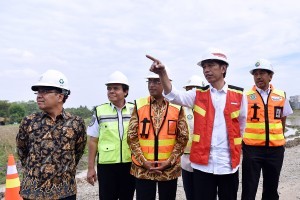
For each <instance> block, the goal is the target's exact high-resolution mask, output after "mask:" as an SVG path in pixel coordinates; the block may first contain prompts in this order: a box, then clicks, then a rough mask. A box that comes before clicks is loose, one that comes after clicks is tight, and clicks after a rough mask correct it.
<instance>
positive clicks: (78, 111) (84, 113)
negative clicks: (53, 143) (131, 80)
mask: <svg viewBox="0 0 300 200" xmlns="http://www.w3.org/2000/svg"><path fill="white" fill-rule="evenodd" d="M65 110H66V111H67V112H70V113H72V114H74V115H78V116H80V117H82V118H83V119H87V118H90V117H91V116H92V113H93V111H92V110H90V109H88V108H87V107H86V106H79V107H78V108H65ZM35 112H40V109H39V108H38V106H37V103H36V102H35V101H33V100H30V101H27V102H25V101H20V102H9V101H8V100H0V125H4V124H15V123H20V122H21V120H22V119H23V118H24V117H25V116H27V115H30V114H32V113H35Z"/></svg>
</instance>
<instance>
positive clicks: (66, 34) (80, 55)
mask: <svg viewBox="0 0 300 200" xmlns="http://www.w3.org/2000/svg"><path fill="white" fill-rule="evenodd" d="M0 8H1V12H0V24H1V29H0V43H1V48H0V56H1V65H0V70H1V74H0V77H1V80H0V83H2V84H3V83H7V82H10V83H11V82H12V78H13V77H14V78H13V82H14V83H16V84H11V85H10V87H9V88H7V89H6V88H4V90H2V91H1V94H0V96H1V98H5V99H11V100H15V99H18V98H20V97H21V96H20V95H19V94H17V93H15V92H11V91H19V90H22V91H24V94H23V96H24V97H25V96H26V94H25V93H26V92H27V93H30V84H32V83H33V82H34V81H35V80H36V78H35V77H34V76H37V74H40V73H42V72H44V71H46V70H47V69H50V68H54V69H58V70H61V71H62V72H64V73H65V74H66V75H67V77H68V78H69V81H70V86H71V89H72V94H71V97H70V99H69V100H68V102H67V104H66V106H78V105H88V106H89V107H91V106H93V105H97V104H100V103H103V102H105V101H107V98H106V88H105V85H104V83H105V81H106V77H107V76H108V75H109V74H110V73H112V72H113V71H115V70H120V71H122V72H123V73H124V74H126V75H127V76H128V77H129V79H130V83H131V85H132V86H131V88H130V90H131V91H130V94H129V99H130V100H132V99H134V98H138V97H140V96H143V95H147V85H146V84H145V82H144V81H145V80H144V79H143V77H144V75H145V74H147V71H148V68H149V67H150V65H151V61H149V60H148V59H147V58H146V57H145V54H150V55H153V56H155V57H157V58H158V59H160V60H161V61H162V62H164V63H166V64H167V65H168V66H169V67H170V68H171V69H172V71H173V74H174V75H175V77H174V82H173V83H174V85H176V87H177V88H181V87H182V85H184V84H185V83H186V81H187V79H188V78H189V77H190V76H191V75H192V74H200V75H202V70H201V68H199V67H198V66H197V65H196V63H197V62H198V61H199V59H200V57H201V54H202V52H203V51H204V50H206V49H207V48H208V47H220V48H222V49H224V50H226V51H227V52H228V57H229V59H230V67H229V69H228V74H227V78H226V79H227V81H228V82H230V83H232V84H236V85H240V86H243V87H247V88H248V87H250V86H251V85H252V84H253V80H252V77H251V75H250V74H249V72H248V71H249V68H251V66H252V64H253V63H254V62H255V61H256V59H258V58H261V57H264V58H268V59H270V60H271V61H272V62H273V63H274V65H275V64H276V65H277V66H278V69H276V70H278V76H277V74H276V76H275V77H274V80H273V81H274V84H276V85H277V84H278V87H280V88H282V89H285V90H287V93H288V95H289V94H299V93H300V91H299V89H298V88H297V81H296V80H297V77H296V76H297V74H298V75H299V74H300V73H299V72H300V71H299V70H298V68H299V67H298V66H299V64H300V63H299V61H298V60H299V59H298V58H299V55H300V46H299V45H298V44H299V42H300V26H299V23H300V16H299V14H298V8H297V6H296V4H295V2H294V1H292V0H286V1H284V3H283V2H282V1H279V0H274V1H272V2H271V1H260V0H253V1H233V0H229V1H216V0H212V1H197V0H187V1H185V2H182V1H179V0H175V1H171V0H167V1H145V0H140V1H137V0H122V1H121V0H119V1H103V0H100V1H92V0H87V1H84V2H83V1H76V0H75V1H71V0H66V1H59V0H54V1H53V0H51V1H50V0H45V1H36V0H29V1H26V2H25V1H20V0H16V1H14V2H9V1H1V2H0ZM277 66H276V68H277ZM29 69H31V70H32V71H31V72H30V70H29ZM291 72H293V73H291ZM26 73H27V74H26ZM276 73H277V72H276ZM21 74H22V75H25V76H26V77H27V78H24V77H23V78H22V77H20V75H21ZM24 82H26V83H24ZM30 97H31V96H28V97H26V98H30Z"/></svg>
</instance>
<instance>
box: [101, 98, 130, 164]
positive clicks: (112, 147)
mask: <svg viewBox="0 0 300 200" xmlns="http://www.w3.org/2000/svg"><path fill="white" fill-rule="evenodd" d="M133 107H134V105H133V104H132V103H126V106H125V107H124V108H123V109H122V121H123V138H120V134H119V120H118V113H117V110H116V108H114V109H112V107H111V104H110V103H106V104H102V105H100V106H97V107H96V109H95V110H96V116H97V120H98V123H99V139H98V163H99V164H114V163H126V162H131V152H130V149H129V146H128V144H127V130H128V125H129V120H130V117H131V112H132V110H133Z"/></svg>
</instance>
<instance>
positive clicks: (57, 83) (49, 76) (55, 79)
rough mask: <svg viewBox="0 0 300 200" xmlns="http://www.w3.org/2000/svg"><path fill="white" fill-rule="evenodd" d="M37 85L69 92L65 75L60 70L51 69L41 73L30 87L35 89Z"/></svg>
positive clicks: (37, 87)
mask: <svg viewBox="0 0 300 200" xmlns="http://www.w3.org/2000/svg"><path fill="white" fill-rule="evenodd" d="M39 87H56V88H60V89H63V90H67V91H69V92H70V90H69V84H68V79H67V77H66V76H65V75H64V74H63V73H61V72H60V71H57V70H52V69H51V70H47V71H46V72H45V73H43V74H42V75H41V77H40V78H39V80H38V82H37V83H36V84H34V85H33V86H31V89H32V90H33V91H37V90H38V89H39Z"/></svg>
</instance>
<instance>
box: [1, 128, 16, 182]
mask: <svg viewBox="0 0 300 200" xmlns="http://www.w3.org/2000/svg"><path fill="white" fill-rule="evenodd" d="M18 128H19V126H18V125H6V126H0V137H1V140H0V184H4V183H5V179H6V170H7V158H8V155H9V154H14V157H15V161H16V162H17V160H18V158H17V155H16V135H17V132H18Z"/></svg>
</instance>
